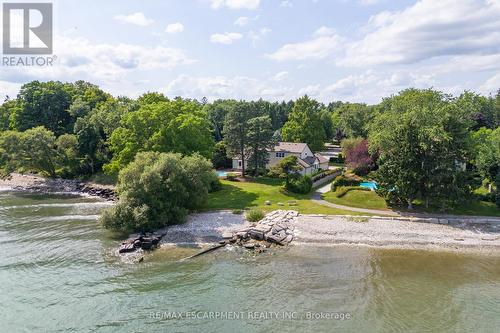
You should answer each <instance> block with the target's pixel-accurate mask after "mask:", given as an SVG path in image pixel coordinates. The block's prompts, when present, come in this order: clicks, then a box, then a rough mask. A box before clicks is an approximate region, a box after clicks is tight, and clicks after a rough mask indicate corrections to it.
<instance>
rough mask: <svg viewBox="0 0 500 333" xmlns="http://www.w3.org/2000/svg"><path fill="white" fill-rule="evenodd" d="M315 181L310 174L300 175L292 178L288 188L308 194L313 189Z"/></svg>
mask: <svg viewBox="0 0 500 333" xmlns="http://www.w3.org/2000/svg"><path fill="white" fill-rule="evenodd" d="M312 185H313V181H312V179H311V177H309V176H298V177H294V178H292V179H290V181H289V182H288V185H287V186H286V189H287V190H288V191H290V192H293V193H299V194H306V193H309V192H310V191H311V188H312Z"/></svg>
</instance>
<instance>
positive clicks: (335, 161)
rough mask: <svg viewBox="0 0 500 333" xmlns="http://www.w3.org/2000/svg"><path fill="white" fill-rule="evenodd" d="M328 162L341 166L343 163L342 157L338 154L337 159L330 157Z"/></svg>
mask: <svg viewBox="0 0 500 333" xmlns="http://www.w3.org/2000/svg"><path fill="white" fill-rule="evenodd" d="M330 162H332V163H339V164H342V163H344V162H345V158H344V155H343V154H342V153H340V154H338V155H337V157H330Z"/></svg>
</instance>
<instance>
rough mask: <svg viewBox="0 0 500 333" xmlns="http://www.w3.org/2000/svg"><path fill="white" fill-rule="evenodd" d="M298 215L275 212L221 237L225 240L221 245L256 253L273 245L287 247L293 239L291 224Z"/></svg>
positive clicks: (291, 211) (283, 211) (293, 212)
mask: <svg viewBox="0 0 500 333" xmlns="http://www.w3.org/2000/svg"><path fill="white" fill-rule="evenodd" d="M298 215H299V213H298V212H297V211H293V210H275V211H273V212H270V213H268V214H267V215H266V216H265V217H264V218H263V219H262V220H260V221H259V222H258V223H256V224H254V225H252V226H251V227H248V228H245V229H242V230H238V231H237V232H235V233H233V234H228V235H223V237H224V238H225V239H224V240H222V241H221V244H236V245H240V246H243V247H245V248H247V249H255V250H256V251H258V252H261V251H263V250H264V249H265V248H268V247H271V246H273V245H280V246H285V245H288V244H290V243H291V242H292V241H293V238H294V233H293V231H294V228H293V226H292V225H291V224H292V223H291V222H292V221H294V220H295V219H296V218H297V216H298Z"/></svg>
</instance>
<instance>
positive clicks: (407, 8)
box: [0, 0, 500, 103]
mask: <svg viewBox="0 0 500 333" xmlns="http://www.w3.org/2000/svg"><path fill="white" fill-rule="evenodd" d="M28 2H36V1H33V0H31V1H28ZM53 3H54V25H55V26H54V51H53V54H54V55H55V56H56V61H55V63H54V65H53V66H52V67H33V66H31V67H23V66H17V67H6V66H0V98H2V100H3V99H4V98H5V96H6V95H9V96H11V97H12V96H15V95H16V94H17V92H18V90H19V88H20V86H21V85H22V84H23V83H26V82H29V81H32V80H40V81H48V80H60V81H65V82H66V81H67V82H70V81H75V80H80V79H82V80H86V81H89V82H92V83H95V84H97V85H99V86H100V87H101V88H102V89H104V90H106V91H108V92H110V93H112V94H113V95H115V96H118V95H122V96H123V95H126V96H130V97H137V96H139V95H140V94H142V93H144V92H147V91H159V92H162V93H164V94H166V95H167V96H169V97H175V96H182V97H187V98H196V99H201V98H202V97H207V98H208V99H209V100H214V99H217V98H236V99H247V100H255V99H259V98H263V99H265V100H271V101H275V100H289V99H295V98H297V97H300V96H303V95H304V94H307V95H309V96H311V97H313V98H315V99H317V100H319V101H322V102H326V103H327V102H330V101H337V100H341V101H350V102H365V103H378V102H379V101H381V99H382V98H383V97H387V96H390V95H391V94H395V93H397V92H399V91H400V90H403V89H406V88H409V87H416V88H430V87H432V88H435V89H438V90H441V91H443V92H446V93H451V94H455V95H456V94H460V93H461V92H462V91H464V90H471V91H475V92H478V93H481V94H484V95H489V94H491V93H494V92H496V91H497V90H498V89H499V88H500V0H439V1H438V0H418V1H410V0H163V1H162V0H142V1H139V0H136V1H132V0H106V1H98V0H86V1H81V0H55V1H53Z"/></svg>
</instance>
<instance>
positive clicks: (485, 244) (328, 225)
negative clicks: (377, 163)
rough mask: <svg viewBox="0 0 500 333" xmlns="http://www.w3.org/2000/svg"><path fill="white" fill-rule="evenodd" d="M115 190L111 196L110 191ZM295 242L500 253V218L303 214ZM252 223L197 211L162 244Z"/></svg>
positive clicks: (17, 182) (62, 184) (34, 183)
mask: <svg viewBox="0 0 500 333" xmlns="http://www.w3.org/2000/svg"><path fill="white" fill-rule="evenodd" d="M0 187H7V188H10V189H12V190H14V191H25V192H32V193H40V192H42V193H43V192H48V193H71V194H79V195H90V196H94V197H100V198H102V199H105V200H108V201H111V200H113V199H114V192H113V187H112V186H104V185H98V184H92V183H86V182H80V181H77V180H65V179H46V178H43V177H40V176H36V175H21V174H17V173H13V174H11V176H10V177H9V178H7V179H2V180H0ZM110 193H112V195H113V196H112V197H111V196H110ZM291 225H292V227H293V229H294V240H293V242H292V243H291V244H290V246H349V247H352V246H355V247H359V246H363V247H371V248H378V249H404V250H427V251H438V252H467V253H479V254H494V255H500V218H496V219H495V218H489V217H484V218H481V219H477V218H476V219H473V218H471V219H465V218H463V219H437V218H427V219H425V218H404V217H398V218H396V217H384V216H366V217H361V216H349V215H345V216H344V215H322V214H299V216H298V217H297V219H296V220H295V221H293V223H292V224H291ZM250 226H252V224H251V223H249V222H247V221H246V220H245V218H244V215H243V214H233V213H232V211H230V210H220V211H205V212H194V213H191V214H190V215H189V216H188V220H187V222H186V223H184V224H178V225H172V226H168V227H165V228H162V229H160V230H158V231H157V232H159V233H163V232H166V235H165V236H164V238H163V239H162V240H161V242H160V247H168V246H185V245H189V244H192V245H195V246H206V245H213V244H217V243H218V242H219V241H221V240H222V239H224V236H225V235H227V234H228V233H234V232H237V231H238V230H241V229H242V228H248V227H250Z"/></svg>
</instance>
